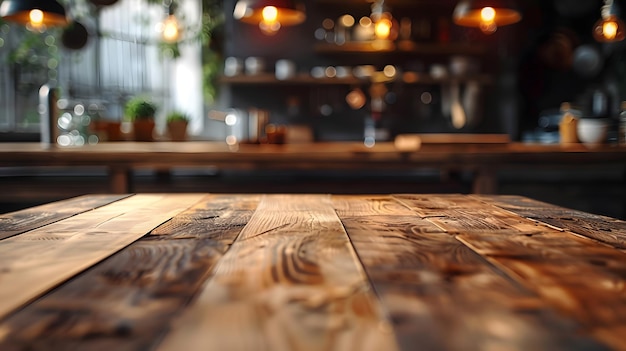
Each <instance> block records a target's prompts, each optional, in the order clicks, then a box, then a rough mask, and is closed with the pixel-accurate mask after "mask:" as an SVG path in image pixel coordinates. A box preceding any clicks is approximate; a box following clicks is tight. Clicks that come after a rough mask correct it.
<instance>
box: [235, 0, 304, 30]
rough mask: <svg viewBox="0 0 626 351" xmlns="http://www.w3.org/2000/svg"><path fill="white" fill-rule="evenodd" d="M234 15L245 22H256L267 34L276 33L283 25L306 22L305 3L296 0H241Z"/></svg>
mask: <svg viewBox="0 0 626 351" xmlns="http://www.w3.org/2000/svg"><path fill="white" fill-rule="evenodd" d="M233 17H234V18H235V19H237V20H240V21H242V22H245V23H250V24H256V25H258V26H259V28H261V31H262V32H263V33H265V34H267V35H274V34H276V32H278V30H280V28H281V27H282V26H294V25H297V24H300V23H302V22H304V20H305V19H306V13H305V9H304V5H303V4H301V3H299V2H296V1H295V0H239V1H238V2H237V4H236V5H235V10H234V11H233Z"/></svg>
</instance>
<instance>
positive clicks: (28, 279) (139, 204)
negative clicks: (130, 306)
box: [0, 195, 199, 318]
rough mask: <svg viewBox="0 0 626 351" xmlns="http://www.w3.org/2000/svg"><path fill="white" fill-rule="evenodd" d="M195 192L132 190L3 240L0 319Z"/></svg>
mask: <svg viewBox="0 0 626 351" xmlns="http://www.w3.org/2000/svg"><path fill="white" fill-rule="evenodd" d="M198 198H199V195H170V196H165V195H136V196H133V197H130V198H127V199H124V200H121V201H118V202H114V203H112V204H111V205H109V206H103V207H100V208H98V209H95V210H93V211H89V212H84V213H82V214H79V215H77V216H74V217H71V218H68V219H67V220H64V221H60V222H56V223H52V224H50V225H47V226H44V227H40V228H37V229H34V230H32V231H29V232H27V233H24V234H22V235H18V236H14V237H11V238H8V239H4V240H3V241H2V246H0V267H2V269H1V270H0V281H3V282H7V283H5V284H2V289H0V318H2V317H5V316H6V315H7V314H8V313H10V312H12V311H14V310H15V309H16V308H18V307H19V306H21V305H23V304H24V303H26V302H28V301H31V300H32V299H34V298H36V297H38V296H40V295H41V294H43V293H45V292H46V291H48V290H50V289H52V288H53V287H54V286H56V285H58V284H59V283H61V282H63V281H65V280H67V279H68V278H70V277H72V276H73V275H75V274H76V273H78V272H80V271H82V270H84V269H86V268H88V267H90V266H91V265H93V264H94V263H97V262H99V261H100V260H102V259H104V258H105V257H107V256H110V255H111V254H113V253H115V252H116V251H118V250H120V249H122V248H123V247H125V246H126V245H128V244H130V243H132V242H133V241H135V240H137V239H138V238H140V237H142V236H144V235H145V234H146V233H148V232H149V231H150V230H152V229H153V228H156V227H157V226H158V225H159V224H161V223H163V222H165V221H167V220H169V219H170V218H171V217H172V216H174V215H176V214H177V213H178V212H180V211H182V210H184V209H186V208H187V207H189V206H191V205H193V203H194V202H196V201H198Z"/></svg>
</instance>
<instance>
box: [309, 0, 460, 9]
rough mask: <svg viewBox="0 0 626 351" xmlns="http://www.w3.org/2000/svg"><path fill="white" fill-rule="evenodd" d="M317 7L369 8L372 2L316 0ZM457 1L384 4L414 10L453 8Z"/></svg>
mask: <svg viewBox="0 0 626 351" xmlns="http://www.w3.org/2000/svg"><path fill="white" fill-rule="evenodd" d="M316 2H317V4H318V5H323V6H337V7H345V6H346V5H349V6H363V7H367V6H371V5H372V2H373V1H372V0H317V1H316ZM457 2H458V0H386V1H385V4H386V5H388V6H390V7H393V8H396V7H399V8H415V7H445V8H454V6H455V5H456V3H457Z"/></svg>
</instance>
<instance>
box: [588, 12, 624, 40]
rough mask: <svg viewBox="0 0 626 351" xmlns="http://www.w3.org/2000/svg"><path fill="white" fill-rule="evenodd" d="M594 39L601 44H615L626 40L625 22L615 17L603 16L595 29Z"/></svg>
mask: <svg viewBox="0 0 626 351" xmlns="http://www.w3.org/2000/svg"><path fill="white" fill-rule="evenodd" d="M593 37H594V38H595V39H596V40H597V41H599V42H615V41H621V40H624V38H626V33H624V22H622V21H621V20H620V19H619V18H618V17H617V16H615V15H608V16H606V17H605V16H603V18H601V19H600V20H598V22H596V24H595V25H594V28H593Z"/></svg>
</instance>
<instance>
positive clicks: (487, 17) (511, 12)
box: [452, 0, 522, 34]
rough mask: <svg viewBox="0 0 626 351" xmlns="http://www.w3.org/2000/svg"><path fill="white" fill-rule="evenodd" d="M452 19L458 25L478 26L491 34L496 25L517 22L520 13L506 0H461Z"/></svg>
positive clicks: (520, 16) (496, 27)
mask: <svg viewBox="0 0 626 351" xmlns="http://www.w3.org/2000/svg"><path fill="white" fill-rule="evenodd" d="M452 19H453V21H454V23H456V24H458V25H460V26H466V27H478V28H480V30H481V31H483V33H485V34H493V33H495V31H496V30H497V29H498V27H502V26H506V25H509V24H513V23H517V22H519V21H520V20H521V19H522V15H521V14H520V12H519V11H517V10H516V9H515V7H514V6H513V4H512V3H511V2H510V1H506V0H461V1H460V2H459V3H458V4H457V5H456V7H455V9H454V14H453V15H452Z"/></svg>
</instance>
